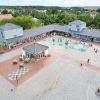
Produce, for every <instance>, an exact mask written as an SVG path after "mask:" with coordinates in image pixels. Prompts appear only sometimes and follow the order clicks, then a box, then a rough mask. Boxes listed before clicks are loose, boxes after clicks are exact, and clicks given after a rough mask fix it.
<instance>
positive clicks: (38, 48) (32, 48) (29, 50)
mask: <svg viewBox="0 0 100 100" xmlns="http://www.w3.org/2000/svg"><path fill="white" fill-rule="evenodd" d="M48 50H49V47H48V46H45V45H42V44H38V43H34V44H32V45H28V46H25V47H23V48H22V58H30V59H40V58H41V57H46V56H48V54H49V51H48Z"/></svg>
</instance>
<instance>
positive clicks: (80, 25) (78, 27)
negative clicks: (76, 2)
mask: <svg viewBox="0 0 100 100" xmlns="http://www.w3.org/2000/svg"><path fill="white" fill-rule="evenodd" d="M85 28H86V23H85V22H83V21H80V20H75V21H73V22H71V23H69V24H68V30H69V31H76V32H77V31H82V30H83V29H85Z"/></svg>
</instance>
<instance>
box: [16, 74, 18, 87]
mask: <svg viewBox="0 0 100 100" xmlns="http://www.w3.org/2000/svg"><path fill="white" fill-rule="evenodd" d="M16 83H17V85H18V75H16Z"/></svg>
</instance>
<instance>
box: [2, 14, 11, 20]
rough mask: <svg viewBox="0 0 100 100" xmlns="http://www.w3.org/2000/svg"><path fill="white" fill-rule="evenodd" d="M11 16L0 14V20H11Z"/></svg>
mask: <svg viewBox="0 0 100 100" xmlns="http://www.w3.org/2000/svg"><path fill="white" fill-rule="evenodd" d="M11 18H13V16H12V15H11V14H0V20H2V19H11Z"/></svg>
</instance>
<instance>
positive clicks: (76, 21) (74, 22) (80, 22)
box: [68, 20, 85, 25]
mask: <svg viewBox="0 0 100 100" xmlns="http://www.w3.org/2000/svg"><path fill="white" fill-rule="evenodd" d="M84 23H85V22H83V21H81V20H75V21H72V22H70V23H69V24H68V25H72V24H75V25H83V24H84Z"/></svg>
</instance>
